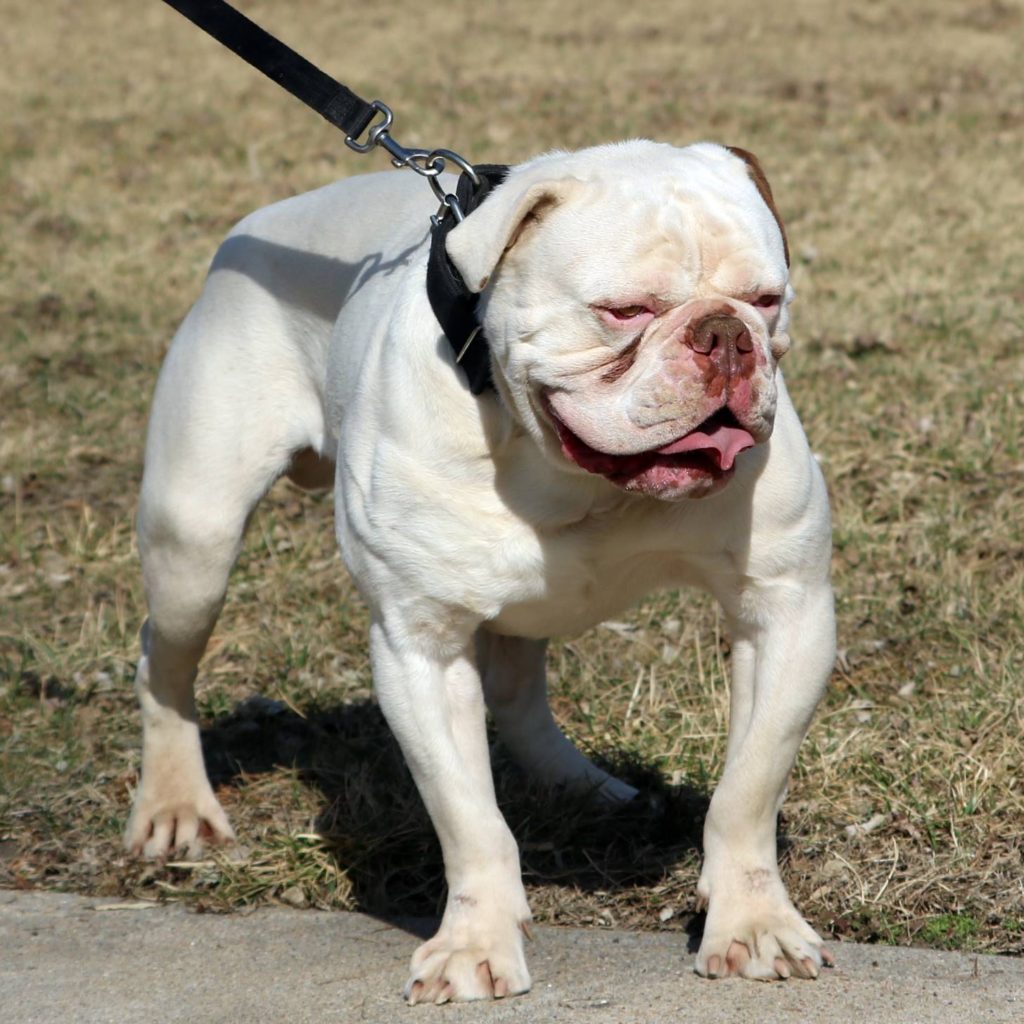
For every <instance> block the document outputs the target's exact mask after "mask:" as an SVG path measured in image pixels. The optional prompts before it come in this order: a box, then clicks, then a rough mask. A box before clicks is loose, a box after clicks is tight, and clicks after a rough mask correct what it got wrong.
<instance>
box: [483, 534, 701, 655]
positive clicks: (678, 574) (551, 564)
mask: <svg viewBox="0 0 1024 1024" xmlns="http://www.w3.org/2000/svg"><path fill="white" fill-rule="evenodd" d="M670 536H671V531H670V529H669V528H668V526H667V524H665V523H659V522H653V523H652V522H650V521H642V522H637V521H633V520H631V519H629V518H628V517H626V518H624V519H621V520H619V521H614V520H613V521H611V522H600V521H598V522H596V523H595V522H587V523H584V524H580V525H578V526H576V527H573V528H567V529H564V530H560V531H557V532H555V533H553V534H535V535H534V537H533V538H532V543H527V544H526V545H525V546H524V550H522V551H521V552H520V554H521V556H522V558H521V559H519V558H512V559H510V561H509V563H508V564H507V566H506V568H507V569H508V570H511V573H510V575H511V578H513V579H515V580H516V583H517V584H518V585H515V586H511V587H509V589H508V591H507V593H508V597H507V599H506V600H504V601H503V602H502V603H501V609H500V612H499V613H498V614H497V615H496V616H495V617H494V618H493V619H492V620H491V621H490V624H489V628H490V629H491V630H492V631H494V632H497V633H504V634H508V635H512V636H525V637H538V638H539V637H549V636H565V635H573V634H576V633H580V632H583V631H584V630H586V629H589V628H590V627H591V626H594V625H596V624H597V623H599V622H601V621H603V620H605V619H608V618H611V617H613V616H615V615H617V614H620V613H621V612H623V611H624V610H625V609H627V608H629V607H631V606H632V605H634V604H636V603H637V602H638V601H640V600H641V599H642V598H643V597H644V596H646V595H647V594H649V593H651V592H652V591H655V590H658V589H661V588H664V587H671V586H679V585H683V584H688V583H696V582H698V581H699V572H698V569H697V566H696V564H695V562H694V561H693V559H692V558H690V557H688V556H687V555H686V553H685V551H683V550H681V547H680V545H679V544H678V538H677V540H676V543H675V544H674V545H673V544H672V543H671V540H670ZM514 563H518V564H514ZM509 582H511V579H509Z"/></svg>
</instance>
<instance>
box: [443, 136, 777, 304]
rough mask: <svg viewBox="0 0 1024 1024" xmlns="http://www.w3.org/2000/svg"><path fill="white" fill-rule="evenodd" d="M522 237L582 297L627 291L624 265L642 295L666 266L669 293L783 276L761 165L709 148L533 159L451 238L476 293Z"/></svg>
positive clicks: (609, 149)
mask: <svg viewBox="0 0 1024 1024" xmlns="http://www.w3.org/2000/svg"><path fill="white" fill-rule="evenodd" d="M546 227H550V229H551V230H543V229H544V228H546ZM527 238H529V239H530V240H531V245H530V249H531V254H532V255H531V259H537V258H540V259H541V260H542V261H543V262H544V263H545V264H547V265H548V266H549V267H550V272H551V273H555V274H565V275H567V276H568V277H569V278H572V279H573V285H574V288H573V290H574V291H576V290H578V291H580V292H582V293H583V294H588V293H590V292H591V291H594V290H595V289H596V291H597V292H599V291H600V290H601V289H602V288H607V287H608V282H609V281H619V280H621V286H622V287H623V288H626V289H627V290H628V288H629V287H630V285H631V282H630V281H629V272H630V271H629V268H634V270H635V272H636V273H637V274H640V275H642V276H643V277H644V279H645V281H647V285H646V287H647V288H648V289H650V288H651V287H655V288H657V286H658V285H657V282H656V281H655V282H654V284H653V285H652V284H651V278H652V275H653V276H654V277H658V276H659V274H660V273H661V270H662V269H663V270H664V274H665V275H672V277H673V280H674V281H675V282H676V287H679V286H680V285H681V284H682V283H684V282H689V284H690V285H695V284H696V282H697V280H698V279H699V278H701V277H703V278H705V279H706V283H709V284H710V285H711V286H712V287H715V288H716V289H717V288H719V287H720V288H722V290H730V289H733V288H736V287H740V286H742V284H743V282H744V281H745V279H746V278H753V277H758V276H759V275H761V274H763V272H764V268H766V267H770V268H774V273H773V275H772V276H779V275H782V276H784V275H785V267H786V264H787V263H788V252H787V247H786V241H785V236H784V233H783V229H782V223H781V220H780V218H779V217H778V214H777V213H776V211H775V208H774V203H773V202H772V196H771V190H770V188H769V187H768V184H767V180H766V179H765V177H764V172H763V171H762V170H761V168H760V165H759V164H758V163H757V161H756V159H755V158H754V157H753V156H752V155H751V154H749V153H746V152H744V151H732V150H729V149H726V148H725V147H723V146H718V145H715V144H713V143H700V144H697V145H694V146H689V147H687V148H685V149H678V148H675V147H673V146H668V145H664V144H659V143H652V142H640V141H638V142H629V143H621V144H618V145H613V146H601V147H596V148H594V149H590V150H583V151H580V152H578V153H572V154H564V153H562V154H550V155H548V156H545V157H541V158H538V159H537V160H535V161H531V162H530V163H528V164H524V165H522V166H521V167H518V168H516V169H515V170H514V171H513V173H512V174H511V175H510V176H509V178H508V179H507V180H506V181H505V182H504V183H503V184H502V185H501V186H500V188H499V189H497V190H496V191H495V192H494V194H493V195H492V196H491V197H489V198H488V200H487V201H486V202H485V203H484V204H483V206H482V207H480V209H478V210H477V211H476V212H474V213H473V214H472V215H471V216H470V217H469V218H467V220H466V221H465V222H464V223H463V224H462V225H460V226H459V227H458V228H456V229H455V230H454V231H453V232H452V233H451V235H450V237H449V240H448V252H449V255H450V256H451V258H452V260H453V262H454V263H455V265H456V267H457V268H458V269H459V271H460V273H462V275H463V278H464V279H465V281H466V283H467V285H468V286H469V287H470V288H472V289H473V290H476V291H480V290H483V288H485V287H486V286H487V284H488V283H489V281H490V279H491V277H492V276H493V274H494V271H495V270H496V269H497V267H498V266H499V264H500V263H501V262H502V260H503V258H505V257H506V256H507V255H508V254H510V253H514V252H515V251H516V247H517V246H518V245H519V243H520V242H522V241H525V240H526V239H527ZM548 249H550V250H551V251H550V252H547V250H548ZM751 283H753V282H751ZM637 286H638V287H639V283H637ZM665 287H666V288H669V287H670V285H669V282H667V281H666V283H665ZM593 297H597V296H596V294H595V295H594V296H593Z"/></svg>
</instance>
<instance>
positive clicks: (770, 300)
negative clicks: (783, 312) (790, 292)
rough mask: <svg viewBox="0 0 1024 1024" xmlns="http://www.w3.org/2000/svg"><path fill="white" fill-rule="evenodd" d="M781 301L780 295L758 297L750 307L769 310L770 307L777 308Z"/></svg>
mask: <svg viewBox="0 0 1024 1024" xmlns="http://www.w3.org/2000/svg"><path fill="white" fill-rule="evenodd" d="M781 301H782V296H781V295H771V294H766V295H758V297H757V298H756V299H754V301H753V303H751V305H754V306H757V307H759V308H760V309H771V307H772V306H777V305H778V304H779V303H780V302H781Z"/></svg>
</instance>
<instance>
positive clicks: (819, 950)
mask: <svg viewBox="0 0 1024 1024" xmlns="http://www.w3.org/2000/svg"><path fill="white" fill-rule="evenodd" d="M697 893H698V896H699V898H700V902H701V904H703V905H706V906H707V921H706V923H705V925H704V937H703V939H702V941H701V944H700V950H699V951H698V953H697V962H696V964H695V965H694V970H696V972H697V973H698V974H699V975H701V976H702V977H705V978H727V977H730V976H739V977H743V978H750V979H753V980H756V981H781V980H784V979H786V978H790V977H793V976H795V977H798V978H816V977H817V976H818V973H819V971H820V970H821V968H822V966H827V967H831V966H832V965H833V964H834V963H835V961H834V959H833V957H832V954H831V953H830V952H829V951H828V950H827V949H826V948H825V946H824V944H823V943H822V940H821V938H819V936H818V934H817V932H815V930H814V929H813V928H812V927H811V926H810V925H809V924H808V923H807V922H806V921H805V920H804V919H803V918H802V917H801V916H800V913H799V912H798V911H797V909H796V908H795V907H794V906H793V904H792V903H791V902H790V899H789V896H788V895H787V894H786V890H785V887H784V886H783V884H782V880H781V879H780V878H779V875H778V872H777V871H775V870H772V869H769V868H755V869H752V870H749V871H740V870H736V871H733V872H729V873H723V874H719V875H717V876H716V877H714V878H713V879H709V878H708V877H707V876H705V877H702V878H701V881H700V883H699V884H698V886H697Z"/></svg>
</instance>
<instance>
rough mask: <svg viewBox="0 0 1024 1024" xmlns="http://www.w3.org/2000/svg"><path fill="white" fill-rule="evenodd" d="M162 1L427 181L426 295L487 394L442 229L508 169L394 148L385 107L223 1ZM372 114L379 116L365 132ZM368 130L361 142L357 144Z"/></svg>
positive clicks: (471, 311) (478, 390)
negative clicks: (448, 182) (430, 211)
mask: <svg viewBox="0 0 1024 1024" xmlns="http://www.w3.org/2000/svg"><path fill="white" fill-rule="evenodd" d="M164 3H166V4H168V5H169V6H171V7H173V8H174V9H175V10H176V11H178V12H179V13H180V14H183V15H184V16H185V17H186V18H188V20H189V21H191V22H192V23H193V24H194V25H196V26H198V27H199V28H201V29H202V30H203V31H204V32H206V33H207V34H208V35H211V36H213V38H214V39H216V40H217V41H218V42H219V43H221V44H223V45H224V46H226V47H227V48H228V49H229V50H231V51H232V52H233V53H235V54H237V55H238V56H239V57H241V58H242V59H243V60H245V61H247V62H248V63H249V64H251V65H252V66H253V67H254V68H256V70H257V71H260V72H262V73H263V74H264V75H266V76H267V77H268V78H270V79H272V80H273V81H275V82H277V84H278V85H280V86H281V87H282V88H284V89H287V90H288V92H290V93H291V94H292V95H293V96H294V97H295V98H296V99H298V100H301V101H302V102H303V103H305V104H306V106H308V107H311V108H312V109H313V110H315V111H316V112H317V113H318V114H319V115H320V116H321V117H323V118H324V119H325V120H327V121H329V122H330V123H331V124H332V125H334V126H335V127H336V128H340V129H341V130H342V131H343V132H345V142H346V144H347V145H348V146H349V147H350V148H351V149H354V150H356V152H359V153H368V152H369V151H370V150H371V149H373V148H374V146H381V147H382V148H384V149H385V150H386V151H387V152H388V153H389V154H390V155H391V161H392V163H393V164H394V165H395V166H396V167H410V168H412V170H414V171H416V172H417V173H418V174H421V175H423V176H424V177H426V178H427V180H428V181H429V183H430V186H431V188H432V189H433V191H434V194H435V195H436V196H437V197H438V199H439V200H440V202H441V207H440V209H439V210H438V213H437V215H436V216H434V217H432V218H431V222H432V225H433V228H432V232H431V235H432V237H431V242H430V257H429V260H428V263H427V295H428V297H429V299H430V304H431V307H432V308H433V310H434V315H435V316H436V317H437V321H438V323H439V324H440V326H441V330H442V331H444V334H445V337H447V339H448V342H449V344H450V345H451V346H452V349H453V351H454V352H455V361H456V363H458V365H459V366H460V367H461V368H462V370H463V372H464V373H465V375H466V380H467V382H468V383H469V388H470V391H472V393H473V394H474V395H479V394H482V393H483V392H485V391H488V390H492V389H493V388H494V382H493V379H492V377H491V356H490V348H489V346H488V344H487V339H486V338H485V337H484V335H483V332H482V330H481V328H480V324H479V322H478V320H477V316H476V301H477V299H476V295H475V294H474V293H473V292H471V291H470V290H469V289H468V288H467V287H466V284H465V282H464V281H463V280H462V277H461V276H460V274H459V272H458V271H457V270H456V269H455V267H454V266H453V265H452V262H451V260H450V259H449V258H448V253H447V251H446V250H445V240H446V239H447V237H448V232H449V231H451V229H452V228H453V227H455V226H456V225H457V224H458V223H459V222H461V221H462V219H463V218H464V217H466V216H468V215H469V214H470V213H472V211H473V210H475V209H476V208H477V207H478V206H479V205H480V203H482V202H483V201H484V199H486V198H487V196H488V195H489V194H490V192H491V190H492V188H493V187H494V186H495V185H497V184H498V183H499V182H501V181H502V180H503V179H504V177H505V175H506V174H507V173H508V167H506V166H504V165H499V164H482V165H480V166H479V167H474V166H471V165H470V164H468V163H467V162H466V161H465V160H463V158H462V157H460V156H459V155H458V154H457V153H453V152H451V150H447V149H435V150H421V149H406V148H405V147H403V146H401V145H399V144H398V143H397V142H396V141H395V140H394V139H393V138H392V137H391V135H390V133H389V131H388V129H389V128H390V126H391V122H392V113H391V111H390V110H389V109H388V107H386V106H385V105H384V104H383V103H381V102H380V101H379V100H374V101H373V102H372V103H367V102H366V100H364V99H362V98H361V97H360V96H357V95H356V94H355V93H354V92H352V90H351V89H349V88H347V87H346V86H344V85H342V84H341V83H340V82H337V81H335V79H333V78H331V76H330V75H328V74H326V73H325V72H323V71H321V70H320V69H319V68H318V67H316V65H314V64H311V63H310V62H309V61H308V60H306V58H305V57H302V56H300V55H299V54H298V53H296V52H295V51H294V50H293V49H292V48H291V47H289V46H286V45H285V44H284V43H282V42H281V41H280V40H279V39H277V38H275V37H274V36H272V35H271V34H270V33H269V32H267V31H265V30H264V29H262V28H260V26H259V25H257V24H256V23H255V22H253V21H250V20H249V19H248V18H247V17H246V16H245V15H244V14H242V13H241V12H240V11H237V10H235V8H234V7H232V6H231V5H230V4H228V3H225V0H164ZM378 113H380V114H382V115H383V119H382V120H381V121H379V122H378V123H377V124H375V125H373V126H372V127H370V122H371V121H373V119H374V116H375V115H376V114H378ZM368 128H369V133H368V136H367V141H366V142H359V141H357V140H358V139H359V136H360V135H362V134H363V132H365V131H367V129H368ZM448 163H454V164H456V165H457V166H458V167H460V168H461V170H462V174H461V175H460V177H459V182H458V186H457V188H456V192H455V194H454V195H450V194H446V193H445V192H444V190H443V189H442V188H441V187H440V184H439V181H438V178H439V175H440V174H441V172H442V171H444V170H445V169H446V166H447V164H448Z"/></svg>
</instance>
